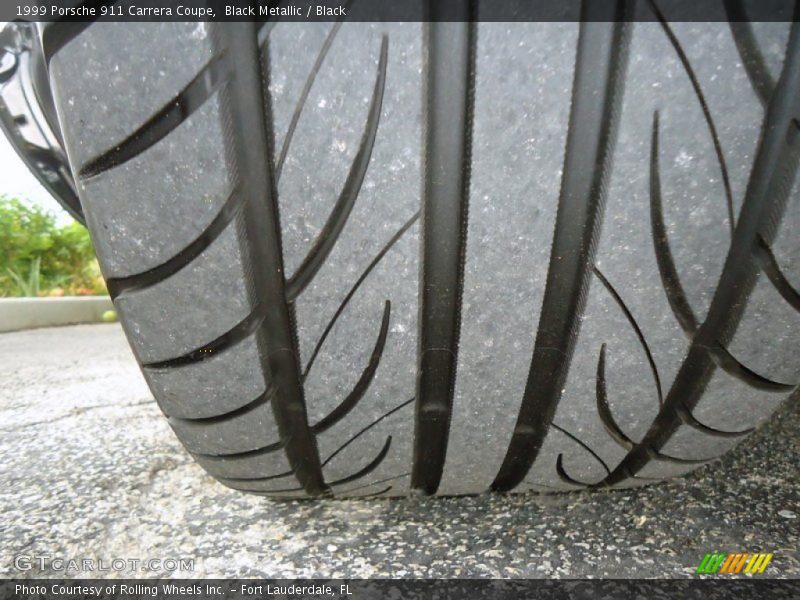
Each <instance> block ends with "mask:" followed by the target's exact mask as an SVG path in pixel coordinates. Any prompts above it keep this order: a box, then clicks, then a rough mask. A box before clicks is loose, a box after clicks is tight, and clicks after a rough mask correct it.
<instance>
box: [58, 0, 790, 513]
mask: <svg viewBox="0 0 800 600" xmlns="http://www.w3.org/2000/svg"><path fill="white" fill-rule="evenodd" d="M436 6H438V4H437V3H433V8H432V10H434V11H435V10H437V8H436ZM471 6H472V5H471V3H470V2H469V1H468V0H464V2H462V3H461V5H460V6H459V7H457V10H458V11H460V12H461V15H460V16H461V17H463V19H464V20H465V21H467V22H464V23H458V22H443V23H430V24H419V23H406V24H365V23H341V22H337V23H316V24H314V23H310V24H293V23H280V24H278V25H277V26H274V27H273V25H272V24H266V25H261V26H257V25H254V24H249V23H228V24H213V23H212V24H190V23H159V24H133V23H96V24H79V25H75V24H68V23H63V24H62V23H56V24H53V25H48V26H46V27H45V28H44V30H43V47H44V48H45V51H46V53H47V59H48V61H49V69H50V76H51V83H52V86H53V89H54V94H55V96H56V104H57V107H58V114H59V118H60V121H61V127H62V131H63V135H64V140H65V144H66V146H67V151H68V155H69V159H70V162H71V165H72V168H73V170H74V173H75V176H76V180H77V181H78V185H79V194H80V197H81V202H82V205H83V209H84V211H85V214H86V217H87V223H88V226H89V228H90V231H91V234H92V238H93V240H94V242H95V245H96V248H97V252H98V256H99V259H100V264H101V266H102V269H103V273H104V275H105V276H106V278H107V281H108V285H109V289H110V291H111V293H112V296H113V297H114V302H115V305H116V307H117V310H118V312H119V314H120V317H121V320H122V323H123V326H124V328H125V331H126V333H127V336H128V338H129V340H130V343H131V346H132V348H133V350H134V353H135V355H136V357H137V359H138V360H139V362H140V363H141V366H142V370H143V372H144V375H145V377H146V378H147V381H148V382H149V384H150V387H151V389H152V391H153V393H154V395H155V397H156V399H157V400H158V402H159V405H160V406H161V408H162V410H163V411H164V413H165V414H166V415H167V418H168V419H169V423H170V424H171V426H172V428H173V429H174V430H175V432H176V434H177V435H178V437H179V438H180V439H181V441H182V443H183V444H184V446H185V447H186V449H187V450H188V451H189V452H190V453H192V455H193V456H194V457H195V458H196V459H197V461H198V462H199V463H200V465H202V466H203V468H205V469H206V470H207V471H208V472H209V473H210V474H211V475H213V476H214V477H216V478H217V479H218V480H219V481H220V482H222V483H223V484H225V485H227V486H230V487H232V488H235V489H238V490H243V491H248V492H255V493H259V494H268V495H273V496H281V497H305V496H319V495H328V494H333V495H336V496H375V495H404V494H407V493H409V492H411V491H413V490H418V491H420V492H423V493H428V494H433V493H438V494H468V493H479V492H482V491H486V490H490V489H492V490H496V491H512V490H513V491H524V490H539V491H550V490H554V489H578V488H580V487H598V486H631V485H638V484H642V483H646V482H648V481H653V480H659V479H663V478H667V477H671V476H674V475H677V474H681V473H684V472H686V471H688V470H690V469H693V468H695V467H696V466H698V465H699V464H703V463H706V462H708V461H709V460H711V459H713V458H714V457H716V456H718V455H720V454H721V453H722V452H724V451H725V450H727V449H728V448H730V447H731V445H732V444H734V443H736V441H738V439H739V438H740V437H742V436H744V435H746V434H747V433H749V432H750V431H751V430H752V428H753V427H756V426H757V425H758V424H759V423H761V422H762V421H764V420H766V419H768V418H769V415H770V414H771V412H772V411H773V410H774V409H775V408H776V407H777V405H778V404H779V403H780V402H781V401H782V400H783V399H785V398H786V397H788V396H789V395H790V393H791V392H792V390H793V389H794V386H795V384H796V382H798V381H800V358H798V355H799V354H800V353H798V352H797V351H796V350H797V348H798V346H799V345H800V315H798V311H800V294H799V293H798V289H800V236H797V235H796V232H797V228H798V226H800V209H799V208H798V201H797V197H798V190H797V189H793V182H794V180H795V173H796V170H797V166H798V158H799V157H800V142H798V138H800V25H798V24H797V23H795V24H794V25H793V26H792V27H791V31H790V26H789V24H765V25H750V24H748V23H737V24H734V25H731V26H729V25H728V24H727V23H677V24H674V25H670V24H668V23H667V20H666V19H667V18H668V16H669V15H666V16H665V15H662V14H661V12H660V10H659V9H658V7H657V6H656V4H654V3H652V2H651V3H648V2H641V3H638V7H637V9H636V10H640V11H654V12H655V14H656V15H657V17H658V20H657V21H656V22H652V23H626V22H625V19H630V18H631V17H632V15H633V13H631V12H630V11H631V10H632V9H631V7H632V6H633V3H631V2H626V1H620V2H618V3H617V4H615V5H614V4H609V3H604V4H603V5H602V6H601V3H587V4H586V6H585V7H584V9H583V10H584V11H585V12H584V16H586V17H588V18H587V21H589V20H592V21H596V22H585V23H582V24H578V23H562V24H556V23H517V24H510V25H509V24H492V23H480V24H478V23H474V22H473V23H470V22H468V21H469V20H470V17H473V16H474V14H472V13H471V12H470V11H471V10H473V9H472V8H471ZM727 9H728V10H729V11H732V13H735V12H736V11H740V10H742V9H741V7H740V6H739V4H738V2H733V1H731V2H728V3H727ZM448 10H451V11H452V10H454V4H453V3H452V2H450V3H448ZM593 11H600V12H599V13H597V14H593ZM602 11H605V13H603V12H602ZM152 40H158V42H157V45H158V48H159V51H158V52H157V53H153V52H150V51H149V48H150V46H151V41H152ZM570 90H571V91H570ZM290 141H291V144H292V145H291V147H290ZM290 148H291V149H290ZM277 149H280V150H277ZM278 182H280V183H278ZM420 184H421V185H420ZM790 199H792V202H790ZM468 213H469V214H468ZM420 216H421V219H418V218H419V217H420ZM418 221H419V222H418ZM782 222H783V225H781V223H782ZM537 323H538V325H537ZM323 342H325V343H324V344H323ZM312 365H313V368H312ZM112 392H113V390H112Z"/></svg>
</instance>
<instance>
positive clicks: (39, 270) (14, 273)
mask: <svg viewBox="0 0 800 600" xmlns="http://www.w3.org/2000/svg"><path fill="white" fill-rule="evenodd" d="M105 293H107V292H106V287H105V282H104V281H103V278H102V276H101V274H100V268H99V266H98V264H97V259H96V258H95V255H94V248H93V246H92V242H91V239H90V237H89V232H88V231H87V230H86V229H85V228H84V227H83V226H82V225H80V224H79V223H76V222H71V223H69V224H67V225H62V226H59V225H57V224H56V220H55V217H54V216H53V215H51V214H50V213H48V212H46V211H44V210H42V209H41V208H39V207H37V206H32V205H28V204H25V203H23V202H21V201H20V200H18V199H16V198H8V197H5V196H0V297H2V296H39V295H58V296H60V295H92V294H105Z"/></svg>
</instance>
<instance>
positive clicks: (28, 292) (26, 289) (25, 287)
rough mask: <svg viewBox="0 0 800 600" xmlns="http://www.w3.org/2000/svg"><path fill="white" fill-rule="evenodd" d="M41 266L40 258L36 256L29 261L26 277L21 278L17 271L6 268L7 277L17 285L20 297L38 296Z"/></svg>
mask: <svg viewBox="0 0 800 600" xmlns="http://www.w3.org/2000/svg"><path fill="white" fill-rule="evenodd" d="M41 265H42V257H41V256H37V257H36V258H34V259H33V260H32V261H31V264H30V267H29V270H28V276H27V277H23V276H22V275H21V274H20V273H19V272H18V271H17V270H15V269H12V268H10V267H9V268H6V271H7V272H8V275H9V277H11V279H13V280H14V283H16V284H17V287H18V288H19V290H20V291H21V292H22V293H21V294H20V295H21V296H38V295H39V287H40V286H39V284H40V282H41Z"/></svg>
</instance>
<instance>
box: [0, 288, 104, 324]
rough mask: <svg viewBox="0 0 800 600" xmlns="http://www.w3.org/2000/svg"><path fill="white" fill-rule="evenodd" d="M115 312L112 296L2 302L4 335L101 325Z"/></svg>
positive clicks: (15, 299)
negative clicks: (39, 329) (109, 314)
mask: <svg viewBox="0 0 800 600" xmlns="http://www.w3.org/2000/svg"><path fill="white" fill-rule="evenodd" d="M113 308H114V305H113V304H112V303H111V299H110V298H109V297H108V296H80V297H73V296H71V297H64V298H0V332H6V331H19V330H21V329H33V328H35V327H56V326H59V325H77V324H79V323H99V322H101V321H102V317H103V313H104V312H105V311H107V310H111V309H113Z"/></svg>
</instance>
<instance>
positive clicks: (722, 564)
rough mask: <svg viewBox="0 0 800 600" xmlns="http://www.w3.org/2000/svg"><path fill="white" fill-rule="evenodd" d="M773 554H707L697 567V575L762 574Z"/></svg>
mask: <svg viewBox="0 0 800 600" xmlns="http://www.w3.org/2000/svg"><path fill="white" fill-rule="evenodd" d="M772 556H773V554H772V553H771V552H770V553H766V552H756V553H753V554H751V553H749V552H740V553H738V554H727V553H725V552H708V553H706V555H705V556H704V557H703V560H702V561H701V562H700V566H699V567H697V571H696V572H697V573H700V574H704V575H713V574H714V573H717V574H720V575H723V574H724V575H735V574H736V573H750V574H753V575H755V574H756V573H763V572H764V570H765V569H766V568H767V565H768V564H769V563H770V561H771V560H772Z"/></svg>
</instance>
